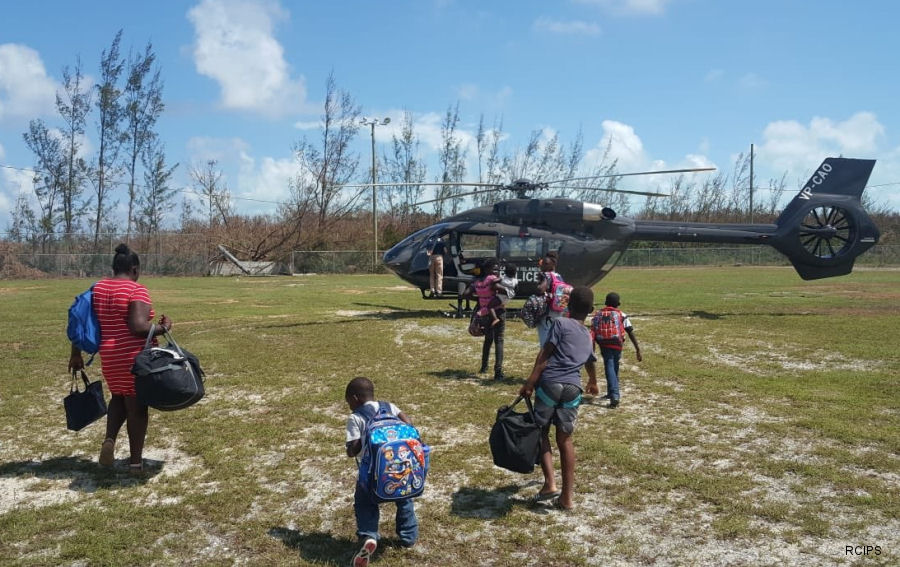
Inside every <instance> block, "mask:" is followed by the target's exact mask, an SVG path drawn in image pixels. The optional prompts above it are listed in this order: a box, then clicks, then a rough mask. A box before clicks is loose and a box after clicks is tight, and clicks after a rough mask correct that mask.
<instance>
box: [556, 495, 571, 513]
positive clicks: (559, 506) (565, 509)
mask: <svg viewBox="0 0 900 567" xmlns="http://www.w3.org/2000/svg"><path fill="white" fill-rule="evenodd" d="M553 508H554V509H555V510H559V511H561V512H565V513H567V514H569V513H571V512H572V510H574V509H575V507H574V506H569V507H566V506H563V505H562V502H560V501H559V498H557V499H556V500H554V501H553Z"/></svg>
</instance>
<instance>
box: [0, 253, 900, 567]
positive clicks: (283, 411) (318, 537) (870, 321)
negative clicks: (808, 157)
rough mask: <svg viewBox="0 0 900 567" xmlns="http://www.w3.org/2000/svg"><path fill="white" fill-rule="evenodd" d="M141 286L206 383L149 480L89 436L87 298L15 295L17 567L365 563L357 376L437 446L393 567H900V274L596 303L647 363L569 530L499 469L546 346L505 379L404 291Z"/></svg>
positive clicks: (32, 288) (13, 540)
mask: <svg viewBox="0 0 900 567" xmlns="http://www.w3.org/2000/svg"><path fill="white" fill-rule="evenodd" d="M141 281H142V283H144V284H145V285H147V287H148V288H149V289H150V292H151V296H152V297H153V301H154V305H155V307H156V309H157V312H158V313H166V314H168V315H169V316H170V317H171V318H172V319H173V320H174V321H175V327H174V329H173V331H174V335H175V338H176V339H177V340H179V342H180V343H181V344H182V345H183V346H185V347H186V348H188V349H190V350H191V351H193V352H194V353H196V354H197V355H198V356H199V358H200V361H201V363H202V364H203V366H204V369H205V370H206V372H207V383H206V384H207V396H206V398H204V399H203V400H202V401H201V402H200V403H199V404H198V405H196V406H193V407H191V408H189V409H186V410H183V411H179V412H172V413H161V412H156V411H151V417H150V429H149V434H148V439H147V449H146V452H145V457H146V458H147V459H148V461H149V464H150V465H151V466H150V473H149V474H148V475H147V476H146V477H145V478H142V479H135V478H132V477H130V476H129V475H128V474H127V472H126V470H125V468H126V465H125V459H126V457H127V442H126V441H125V437H124V431H123V435H122V436H121V437H120V442H119V448H118V451H117V455H116V456H117V458H118V460H117V463H116V467H114V469H113V470H112V471H108V470H101V469H100V468H99V466H98V465H97V464H96V459H97V454H98V451H99V447H100V442H101V440H102V437H103V425H102V422H101V423H97V424H94V425H91V426H89V427H88V428H86V429H84V430H82V431H81V432H78V433H72V432H69V431H67V430H66V428H65V418H64V413H63V408H62V403H61V402H62V398H63V397H64V396H65V394H66V393H67V392H68V380H69V377H68V376H67V374H66V362H67V353H68V345H67V343H66V342H65V331H64V328H65V320H66V310H67V308H68V305H69V303H70V302H71V300H72V297H73V296H74V295H75V294H76V293H78V292H80V291H82V290H83V289H84V288H86V287H87V285H88V284H89V283H90V282H89V281H87V280H31V281H0V320H2V330H3V331H2V334H0V353H2V355H0V356H2V364H0V369H2V370H0V372H2V380H0V388H2V389H0V564H2V565H28V566H33V565H149V564H154V565H183V564H189V565H345V564H348V562H349V560H350V557H351V556H352V554H353V553H354V551H355V537H354V529H355V526H354V520H353V512H352V490H353V485H354V480H355V470H354V465H353V460H351V459H348V458H347V457H346V456H345V455H344V445H343V442H344V438H343V435H344V432H343V428H344V423H345V420H346V415H347V412H348V409H347V407H346V405H345V403H344V400H343V394H344V387H345V385H346V383H347V381H348V380H349V379H350V378H351V377H353V376H356V375H366V376H369V377H371V378H372V379H373V380H374V382H375V384H376V388H377V391H376V393H377V396H378V397H379V398H381V399H389V400H391V401H393V402H395V403H396V404H397V405H399V406H400V407H401V408H402V409H403V410H405V411H406V413H407V414H409V415H410V417H412V418H413V420H414V421H415V423H416V424H417V425H418V426H419V428H420V429H421V431H422V433H423V436H424V438H425V439H426V441H427V442H429V443H430V444H431V445H432V446H433V452H432V471H431V475H430V477H429V480H428V488H427V489H426V493H425V495H424V496H423V497H422V498H420V499H419V500H418V501H417V510H418V514H419V520H420V525H421V540H420V544H419V545H418V546H416V547H415V548H413V549H411V550H404V549H401V548H399V547H394V546H391V545H390V544H391V540H390V536H392V535H393V513H392V510H391V508H386V509H385V511H384V513H383V514H382V533H383V534H384V535H385V537H386V538H388V539H387V540H386V545H383V546H382V550H383V552H382V553H380V555H379V556H378V559H377V561H376V563H375V564H376V565H378V564H382V565H388V566H395V565H397V566H405V565H460V566H468V565H533V566H538V565H541V566H543V565H641V564H675V565H700V564H702V565H726V564H727V565H780V564H804V565H813V564H815V565H822V564H824V565H832V564H834V565H842V564H859V565H888V564H893V565H897V564H900V457H898V455H900V389H898V386H900V338H898V330H900V271H889V270H885V271H879V270H857V271H856V272H855V273H853V274H852V275H850V276H846V277H842V278H835V279H828V280H823V281H816V282H803V281H801V280H800V279H799V278H798V277H797V276H796V274H795V273H794V272H793V271H792V270H790V269H789V268H749V267H730V268H698V269H626V268H620V269H618V270H616V271H615V272H614V273H613V274H612V275H611V276H609V277H608V278H607V279H606V280H604V281H603V282H601V284H600V285H599V286H597V288H595V293H596V294H597V298H596V299H597V300H598V301H601V300H602V297H603V295H604V294H605V293H606V292H607V291H609V290H615V291H618V292H619V293H620V294H621V295H622V301H623V305H622V308H623V310H624V311H625V312H626V313H628V314H629V315H631V316H632V320H633V322H634V325H635V330H636V334H637V336H638V338H639V339H640V341H641V343H642V347H643V350H644V361H643V362H642V363H636V362H635V361H634V357H633V350H631V349H630V347H626V351H625V355H624V358H623V369H622V405H621V406H620V407H619V408H618V409H616V410H609V409H607V408H606V407H605V406H604V405H602V404H600V402H599V400H597V401H596V402H594V403H589V404H586V405H584V406H582V408H581V413H580V416H579V422H578V427H577V429H576V433H575V446H576V450H577V455H578V457H577V458H578V463H577V471H576V495H575V503H576V510H575V511H574V513H571V514H565V513H559V512H556V511H552V510H548V509H545V508H533V507H530V506H529V505H528V499H529V498H530V497H531V495H532V494H533V493H534V492H535V491H536V490H537V488H538V485H539V481H540V473H539V471H536V472H535V473H534V474H533V475H518V474H515V473H510V472H506V471H504V470H501V469H498V468H496V467H494V466H493V465H492V463H491V459H490V452H489V449H488V445H487V435H488V431H489V428H490V425H491V423H492V422H493V418H494V415H495V412H496V409H497V408H498V407H499V406H501V405H503V404H506V403H509V402H510V401H511V400H512V399H513V398H514V396H515V393H516V391H517V390H518V388H519V385H520V383H521V381H522V380H523V379H524V377H525V376H526V374H527V372H528V371H529V370H530V367H531V363H532V361H533V359H534V356H535V354H536V334H535V332H534V331H533V330H529V329H526V328H525V326H524V325H523V324H522V323H521V322H519V321H511V322H510V323H509V325H508V330H507V340H506V348H507V353H506V358H507V364H506V368H505V370H506V375H507V378H506V380H505V381H504V382H500V383H496V382H493V381H492V380H490V376H489V375H484V376H479V375H477V374H475V372H476V371H477V368H478V363H479V353H480V340H479V339H475V338H472V337H469V336H468V335H467V334H466V333H465V321H462V320H454V319H448V318H445V317H443V316H442V315H441V314H440V313H439V312H438V309H439V308H440V307H442V306H445V304H443V303H438V302H425V301H422V300H421V299H420V298H419V297H420V296H419V293H418V291H416V290H412V289H410V288H408V287H406V286H404V285H402V283H401V282H400V281H399V280H398V279H396V278H394V277H392V276H387V275H384V276H382V275H379V276H343V277H342V276H300V277H273V278H253V279H251V278H153V277H146V278H143V279H142V280H141ZM95 366H96V363H95ZM92 374H93V375H94V376H97V377H99V369H98V368H96V367H95V368H94V370H93V372H92ZM601 380H602V379H601ZM557 463H558V461H557ZM847 546H873V549H871V550H870V551H869V553H868V555H853V554H851V555H848V554H847V552H846V548H847ZM875 546H877V550H876V549H875ZM857 551H859V552H860V553H862V552H864V551H866V550H865V548H863V547H860V548H857ZM876 551H878V553H877V554H876Z"/></svg>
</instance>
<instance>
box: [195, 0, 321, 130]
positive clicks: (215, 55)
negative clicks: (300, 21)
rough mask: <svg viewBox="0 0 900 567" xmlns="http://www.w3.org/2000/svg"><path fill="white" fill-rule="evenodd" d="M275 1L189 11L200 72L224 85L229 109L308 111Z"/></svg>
mask: <svg viewBox="0 0 900 567" xmlns="http://www.w3.org/2000/svg"><path fill="white" fill-rule="evenodd" d="M286 17H287V12H286V11H285V10H284V9H283V8H282V7H281V6H280V5H279V4H278V3H277V2H276V1H274V0H202V1H201V2H200V4H198V5H197V6H195V7H193V8H192V9H191V10H190V11H189V12H188V19H190V21H191V23H193V25H194V31H195V35H196V43H195V45H194V63H195V65H196V67H197V71H198V72H199V73H200V74H202V75H205V76H207V77H210V78H212V79H213V80H215V81H217V82H218V83H219V86H220V87H221V91H222V105H223V106H224V107H225V108H230V109H237V110H246V111H250V112H257V113H260V114H263V115H266V116H271V117H277V116H283V115H285V114H289V113H292V112H299V111H303V110H304V109H306V107H307V104H306V84H305V80H304V79H303V77H299V78H292V77H291V76H290V73H291V70H290V67H289V65H288V63H287V62H286V61H285V59H284V48H283V47H282V46H281V44H280V43H279V42H278V40H276V39H275V37H274V27H275V22H276V21H278V20H281V19H284V18H286Z"/></svg>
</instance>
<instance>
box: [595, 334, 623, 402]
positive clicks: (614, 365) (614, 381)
mask: <svg viewBox="0 0 900 567" xmlns="http://www.w3.org/2000/svg"><path fill="white" fill-rule="evenodd" d="M600 356H601V357H603V371H604V373H606V395H608V396H609V399H610V400H618V399H619V360H621V358H622V351H621V350H616V349H614V348H603V347H600Z"/></svg>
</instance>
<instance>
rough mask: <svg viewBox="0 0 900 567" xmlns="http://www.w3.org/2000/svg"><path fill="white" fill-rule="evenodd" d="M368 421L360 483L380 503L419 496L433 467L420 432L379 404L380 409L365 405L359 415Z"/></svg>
mask: <svg viewBox="0 0 900 567" xmlns="http://www.w3.org/2000/svg"><path fill="white" fill-rule="evenodd" d="M355 413H356V414H357V415H361V416H363V417H364V418H366V426H365V428H364V429H363V435H362V438H361V440H362V445H363V447H362V458H361V459H360V461H359V482H360V484H361V485H362V486H363V487H364V488H366V489H367V490H368V491H369V492H371V493H372V494H373V495H374V496H375V498H376V499H377V500H379V501H394V500H405V499H407V498H415V497H416V496H420V495H421V494H422V492H424V490H425V477H426V476H427V474H428V468H429V465H430V459H429V454H430V453H431V447H429V446H428V445H425V444H424V443H422V441H421V439H420V438H419V431H418V430H417V429H416V428H415V427H413V426H412V425H409V424H408V423H404V422H403V421H401V420H400V419H398V418H397V416H395V415H394V414H393V413H391V405H390V404H389V403H387V402H378V410H377V411H376V410H374V409H373V408H372V407H371V406H369V405H367V404H364V405H362V406H360V407H359V408H358V409H357V410H356V412H355Z"/></svg>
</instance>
